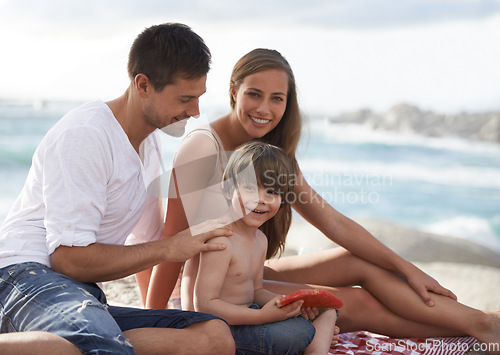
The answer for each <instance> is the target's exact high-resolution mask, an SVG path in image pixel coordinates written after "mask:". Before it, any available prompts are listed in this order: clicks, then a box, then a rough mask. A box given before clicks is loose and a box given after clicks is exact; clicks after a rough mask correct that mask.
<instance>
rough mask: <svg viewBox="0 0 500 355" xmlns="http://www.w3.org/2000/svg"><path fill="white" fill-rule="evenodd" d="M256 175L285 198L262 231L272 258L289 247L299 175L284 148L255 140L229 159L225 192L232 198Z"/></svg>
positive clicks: (223, 187)
mask: <svg viewBox="0 0 500 355" xmlns="http://www.w3.org/2000/svg"><path fill="white" fill-rule="evenodd" d="M249 168H250V169H252V170H251V171H252V175H253V172H255V175H253V176H254V177H256V179H257V181H256V182H257V184H258V185H259V186H263V187H265V188H266V189H271V190H273V191H274V192H276V193H279V194H280V196H281V207H280V209H279V210H278V212H277V213H276V215H275V216H274V217H273V218H271V219H269V220H268V221H266V222H265V223H264V224H263V225H262V226H260V228H259V229H260V230H261V231H262V232H263V233H264V234H265V235H266V237H267V241H268V247H267V254H266V258H267V259H270V258H272V257H273V256H275V255H276V254H278V252H279V253H280V254H281V253H282V252H283V250H284V248H285V239H286V235H287V233H288V230H289V229H290V224H291V222H292V208H291V206H290V203H289V201H288V200H289V199H290V198H291V197H292V196H293V195H292V194H293V187H294V184H295V174H294V170H293V165H292V163H291V161H290V159H289V158H288V155H287V154H286V153H285V152H284V151H283V149H281V148H279V147H277V146H274V145H271V144H267V143H263V142H259V141H252V142H249V143H245V144H243V145H241V146H239V147H238V148H237V149H236V150H235V151H234V152H233V153H232V154H231V157H230V158H229V161H228V163H227V166H226V169H225V170H224V174H223V177H222V189H223V190H224V193H225V194H227V195H228V196H232V194H233V193H234V191H235V189H237V188H238V185H240V184H242V183H245V182H248V179H249V174H248V173H247V172H248V170H249Z"/></svg>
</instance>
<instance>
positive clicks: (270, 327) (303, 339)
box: [231, 316, 315, 354]
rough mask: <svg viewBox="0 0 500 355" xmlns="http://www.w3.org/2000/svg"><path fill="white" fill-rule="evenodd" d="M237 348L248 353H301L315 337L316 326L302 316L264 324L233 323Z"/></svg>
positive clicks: (232, 328) (232, 329) (232, 330)
mask: <svg viewBox="0 0 500 355" xmlns="http://www.w3.org/2000/svg"><path fill="white" fill-rule="evenodd" d="M231 332H232V334H233V337H234V341H235V343H236V350H237V351H241V352H242V353H246V354H268V353H277V354H300V353H302V352H303V351H304V349H305V348H306V347H307V346H308V345H309V344H310V343H311V341H312V340H313V337H314V333H315V329H314V326H313V325H312V324H311V323H310V322H309V321H308V320H306V319H305V318H304V317H302V316H297V317H293V318H288V319H286V320H284V321H281V322H274V323H266V324H262V325H232V326H231Z"/></svg>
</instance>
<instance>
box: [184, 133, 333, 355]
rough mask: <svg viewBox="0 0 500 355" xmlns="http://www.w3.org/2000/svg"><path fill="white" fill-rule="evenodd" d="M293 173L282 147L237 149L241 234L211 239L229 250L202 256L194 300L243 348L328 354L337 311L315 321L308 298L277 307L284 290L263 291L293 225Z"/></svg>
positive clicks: (226, 186)
mask: <svg viewBox="0 0 500 355" xmlns="http://www.w3.org/2000/svg"><path fill="white" fill-rule="evenodd" d="M293 177H294V174H293V168H292V164H291V163H290V161H289V159H288V157H287V155H286V154H285V153H284V152H283V150H281V149H280V148H278V147H275V146H272V145H269V144H264V143H260V142H252V143H247V144H245V145H243V146H241V147H240V148H238V149H237V150H236V151H235V152H234V153H233V154H232V155H231V158H230V160H229V162H228V164H227V167H226V169H225V171H224V176H223V183H222V184H223V190H224V194H225V196H226V198H227V200H228V203H229V207H230V208H229V216H228V218H229V219H230V220H231V221H234V222H233V223H232V228H233V232H234V235H233V236H232V237H230V238H226V237H220V238H214V239H213V240H212V241H209V243H212V242H216V243H224V244H225V245H226V246H227V248H226V249H225V250H224V251H222V252H220V251H219V252H217V253H213V252H205V253H202V254H201V257H200V263H199V270H198V276H197V279H196V283H195V290H194V300H193V301H194V306H195V310H197V311H203V312H207V313H211V314H214V315H217V316H219V317H221V318H223V319H225V320H226V321H227V322H228V323H229V324H230V327H231V332H232V334H233V337H234V339H235V343H236V349H237V350H236V352H237V353H269V352H272V353H283V354H284V353H287V354H289V353H293V354H296V353H301V352H303V351H304V353H305V354H326V353H328V349H329V348H330V345H331V344H332V339H333V338H334V333H335V321H336V319H337V315H336V312H335V310H327V311H325V312H324V313H322V314H321V315H320V316H319V317H317V318H316V319H315V320H314V322H313V324H311V323H310V322H309V321H307V320H306V319H305V318H304V317H302V316H301V315H299V314H300V308H301V305H302V303H303V301H297V302H295V303H292V304H290V305H288V306H285V307H282V308H278V307H277V306H276V300H278V299H279V298H280V297H281V295H277V294H274V293H271V292H269V291H267V290H265V289H264V288H263V272H264V261H265V260H266V258H269V257H272V256H274V255H275V254H276V253H277V252H278V251H279V250H282V249H283V247H284V242H285V237H286V233H287V231H288V229H289V227H290V222H291V209H290V205H289V204H288V203H287V196H288V198H290V196H291V195H290V194H291V193H293V184H294V181H293V180H294V179H293ZM264 232H265V233H264ZM189 269H190V268H189V267H187V268H186V270H189ZM184 277H192V275H190V274H189V273H185V274H184ZM315 333H316V335H314V334H315ZM309 344H310V345H309Z"/></svg>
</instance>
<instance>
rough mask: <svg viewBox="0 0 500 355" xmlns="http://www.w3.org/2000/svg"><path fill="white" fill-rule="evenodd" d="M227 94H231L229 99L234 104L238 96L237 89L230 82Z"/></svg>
mask: <svg viewBox="0 0 500 355" xmlns="http://www.w3.org/2000/svg"><path fill="white" fill-rule="evenodd" d="M229 92H230V93H231V98H232V99H233V101H234V102H236V95H238V89H237V88H236V86H235V85H234V83H232V82H231V83H230V84H229Z"/></svg>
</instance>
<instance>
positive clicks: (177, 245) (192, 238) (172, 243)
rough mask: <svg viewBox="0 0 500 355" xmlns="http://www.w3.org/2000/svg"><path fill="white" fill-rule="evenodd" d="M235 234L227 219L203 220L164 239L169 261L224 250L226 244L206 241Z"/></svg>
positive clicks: (184, 259)
mask: <svg viewBox="0 0 500 355" xmlns="http://www.w3.org/2000/svg"><path fill="white" fill-rule="evenodd" d="M232 235H233V230H232V228H231V226H229V225H227V221H226V220H225V219H214V220H208V221H205V222H202V223H200V224H197V225H196V226H193V227H191V228H189V229H186V230H184V231H182V232H179V233H177V234H175V235H173V236H171V237H168V238H167V239H165V240H164V242H165V243H166V245H167V251H168V255H167V256H166V258H165V259H166V260H168V261H186V260H188V259H190V258H192V257H193V256H195V255H198V254H199V253H201V252H204V251H217V250H224V249H225V248H226V246H225V245H224V244H220V243H208V244H207V243H206V242H207V241H208V240H210V239H212V238H215V237H230V236H232Z"/></svg>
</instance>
